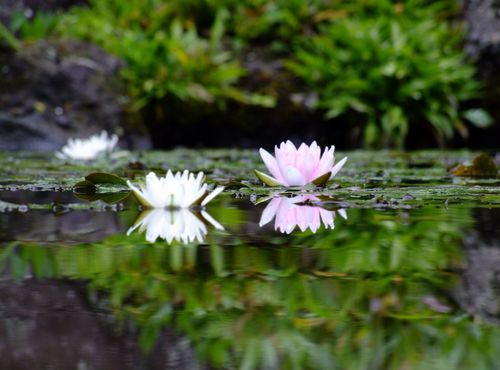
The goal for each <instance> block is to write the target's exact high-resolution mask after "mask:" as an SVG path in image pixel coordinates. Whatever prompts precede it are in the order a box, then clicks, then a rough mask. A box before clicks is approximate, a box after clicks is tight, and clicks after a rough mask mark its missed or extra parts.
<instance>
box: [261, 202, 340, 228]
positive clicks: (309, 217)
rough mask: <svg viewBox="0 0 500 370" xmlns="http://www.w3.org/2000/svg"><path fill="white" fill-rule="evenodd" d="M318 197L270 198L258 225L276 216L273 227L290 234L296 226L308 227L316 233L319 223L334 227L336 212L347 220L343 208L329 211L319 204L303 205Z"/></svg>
mask: <svg viewBox="0 0 500 370" xmlns="http://www.w3.org/2000/svg"><path fill="white" fill-rule="evenodd" d="M318 200H319V199H318V198H317V197H315V196H312V195H299V196H296V197H293V198H287V197H276V198H273V199H271V201H270V202H269V204H268V205H267V206H266V208H265V209H264V211H263V212H262V216H261V218H260V222H259V226H260V227H262V226H264V225H266V224H268V223H269V222H271V221H272V219H273V218H276V220H275V223H274V229H275V230H277V231H279V232H281V233H286V234H290V233H291V232H292V231H293V230H294V229H295V228H296V227H297V226H298V227H299V229H300V230H301V231H306V230H307V229H310V230H311V231H312V232H313V233H316V232H317V231H318V229H319V228H320V227H321V224H323V225H324V226H325V228H326V229H328V228H330V229H333V228H334V227H335V224H334V220H335V216H336V213H338V214H339V215H340V216H341V217H342V218H344V219H346V220H347V213H346V211H345V210H344V209H339V210H337V211H329V210H326V209H323V208H321V207H319V206H314V205H305V204H303V203H304V202H311V201H312V202H314V201H318Z"/></svg>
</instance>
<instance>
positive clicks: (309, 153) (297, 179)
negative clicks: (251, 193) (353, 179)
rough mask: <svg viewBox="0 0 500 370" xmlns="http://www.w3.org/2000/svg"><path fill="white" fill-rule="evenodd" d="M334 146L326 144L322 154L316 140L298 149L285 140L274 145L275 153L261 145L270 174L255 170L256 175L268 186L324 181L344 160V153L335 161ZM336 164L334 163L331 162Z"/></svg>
mask: <svg viewBox="0 0 500 370" xmlns="http://www.w3.org/2000/svg"><path fill="white" fill-rule="evenodd" d="M334 152H335V146H333V145H332V146H331V147H330V148H328V147H326V148H325V150H324V152H323V155H321V148H320V147H319V146H318V144H316V142H315V141H313V142H312V144H311V145H306V144H305V143H302V144H301V145H300V146H299V148H298V149H297V148H296V147H295V145H293V143H292V142H291V141H290V140H288V141H287V142H286V143H285V142H282V143H281V144H280V146H279V147H278V146H275V147H274V157H273V156H272V155H271V154H270V153H269V152H267V151H266V150H264V149H262V148H260V150H259V153H260V156H261V157H262V160H263V161H264V163H265V165H266V167H267V169H268V170H269V172H271V175H272V176H269V175H266V174H264V173H262V172H259V171H257V170H255V174H256V175H257V177H258V178H259V179H260V180H261V181H262V182H263V183H265V184H267V185H269V186H279V185H281V186H303V185H306V184H310V183H314V184H316V185H324V184H325V183H326V182H327V181H328V180H329V179H331V178H332V177H333V176H335V175H336V174H337V173H338V172H339V171H340V169H341V168H342V166H343V165H344V164H345V162H346V161H347V157H344V158H343V159H342V160H340V161H339V162H338V163H337V164H335V156H334ZM334 164H335V165H334Z"/></svg>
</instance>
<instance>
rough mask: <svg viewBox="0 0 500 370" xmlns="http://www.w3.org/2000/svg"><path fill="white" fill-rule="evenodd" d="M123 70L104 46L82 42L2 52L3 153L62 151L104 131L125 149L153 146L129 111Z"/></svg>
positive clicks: (0, 118)
mask: <svg viewBox="0 0 500 370" xmlns="http://www.w3.org/2000/svg"><path fill="white" fill-rule="evenodd" d="M121 67H122V63H121V62H120V61H119V60H118V59H116V58H115V57H113V56H111V55H109V54H107V53H106V52H104V51H103V50H102V49H100V48H99V47H97V46H94V45H90V44H87V43H83V42H78V41H45V40H42V41H39V42H36V43H34V44H30V45H25V46H24V47H23V48H22V49H21V50H20V51H18V52H14V51H3V52H2V51H0V80H1V81H2V84H1V85H0V150H33V151H51V150H57V149H59V148H60V147H61V146H62V145H64V143H65V142H66V141H67V139H68V138H70V137H88V136H90V135H91V134H95V133H98V132H100V131H101V130H107V131H108V132H110V133H112V132H116V133H119V134H121V135H122V137H121V138H120V146H122V147H128V148H147V147H149V138H148V137H147V136H146V134H145V133H144V130H142V129H141V128H140V127H139V126H138V125H134V124H132V123H131V119H130V117H129V116H127V114H126V112H125V105H126V103H127V99H126V97H125V96H124V95H123V93H122V86H121V85H120V82H119V79H118V73H119V70H120V68H121Z"/></svg>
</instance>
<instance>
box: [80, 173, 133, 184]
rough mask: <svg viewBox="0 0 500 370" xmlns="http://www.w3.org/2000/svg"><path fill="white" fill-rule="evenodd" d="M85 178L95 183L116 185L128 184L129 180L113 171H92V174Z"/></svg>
mask: <svg viewBox="0 0 500 370" xmlns="http://www.w3.org/2000/svg"><path fill="white" fill-rule="evenodd" d="M85 180H87V181H90V182H91V183H93V184H96V185H97V184H114V185H124V186H127V182H126V181H125V180H124V179H122V178H121V177H118V176H116V175H113V174H112V173H106V172H94V173H91V174H90V175H87V176H86V177H85Z"/></svg>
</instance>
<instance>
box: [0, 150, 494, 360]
mask: <svg viewBox="0 0 500 370" xmlns="http://www.w3.org/2000/svg"><path fill="white" fill-rule="evenodd" d="M176 155H177V157H176V158H181V159H182V160H185V161H186V163H188V165H190V166H191V168H193V167H194V168H200V167H201V168H204V169H205V171H207V172H210V178H211V179H215V180H214V181H218V182H220V183H224V184H225V186H226V191H225V192H224V194H223V195H221V196H219V197H217V198H216V199H215V200H213V201H212V202H211V203H210V204H209V205H208V206H207V207H206V209H205V210H203V211H202V212H201V211H199V210H194V211H189V210H184V211H167V210H153V211H144V210H142V211H141V209H140V207H139V206H138V204H137V202H135V201H134V199H132V198H131V197H129V198H127V199H124V200H122V201H120V202H118V203H117V204H114V205H109V204H105V203H104V202H102V201H96V202H91V203H89V202H85V201H83V200H82V199H80V198H78V197H77V196H76V195H75V194H74V193H73V192H71V191H70V184H71V183H73V184H74V183H75V180H77V179H78V177H79V176H80V175H81V174H84V173H88V172H91V169H89V168H85V169H81V168H77V167H71V166H70V167H68V166H67V165H63V166H62V167H61V168H60V171H62V172H64V174H65V175H64V176H62V175H61V176H60V177H58V175H57V173H56V172H55V171H56V170H55V169H54V170H51V171H54V172H50V171H49V172H48V174H47V175H44V176H42V177H41V178H34V177H31V176H32V173H34V171H35V170H36V169H37V168H38V169H39V168H41V167H42V162H34V163H33V162H30V163H31V165H30V166H31V167H30V166H27V165H26V166H25V167H19V169H18V170H17V171H14V168H11V169H9V167H8V166H4V167H3V168H4V171H6V172H7V173H8V176H5V177H4V180H5V181H4V182H2V184H0V187H1V189H2V190H1V191H0V201H1V203H0V210H1V212H0V360H1V361H0V369H9V370H17V369H103V370H107V369H110V370H111V369H450V370H451V369H497V368H498V365H499V361H498V353H499V350H500V327H499V324H500V293H499V287H500V228H498V225H499V221H500V207H499V204H500V201H499V199H498V195H499V192H498V186H497V185H496V181H497V180H496V179H453V178H450V177H449V176H448V175H447V174H446V171H445V170H443V168H444V167H443V163H444V164H446V165H448V164H449V163H453V162H454V161H458V160H459V158H462V157H463V156H466V155H465V154H463V153H461V154H453V155H451V154H450V155H448V156H442V158H444V159H443V160H441V161H437V160H436V158H435V157H429V156H428V155H413V156H411V157H408V156H404V157H403V159H401V157H398V156H393V157H392V159H388V158H386V159H385V160H384V161H381V162H380V163H379V164H377V165H374V164H373V163H371V164H370V166H365V167H363V163H365V162H364V161H365V158H366V157H365V154H354V155H351V161H352V162H351V166H352V167H351V170H350V172H349V170H348V171H346V172H347V173H345V174H344V175H342V176H340V177H339V179H338V181H337V182H335V184H333V185H330V186H329V187H327V188H324V189H307V191H305V192H304V190H302V191H301V192H300V193H297V192H295V191H294V190H286V191H272V192H270V190H269V189H265V188H259V187H258V186H257V185H256V182H254V180H252V179H251V178H250V177H249V176H248V175H238V174H239V173H240V172H244V171H243V170H242V167H243V164H244V163H246V161H245V160H243V159H238V155H237V154H235V153H229V154H228V153H219V154H213V155H212V156H211V157H210V156H208V155H205V156H203V157H202V158H198V157H196V158H197V159H193V158H194V154H193V153H188V152H180V153H170V154H168V153H158V154H151V157H148V158H147V159H145V160H144V162H145V166H148V167H150V168H156V167H155V166H157V163H158V162H157V159H156V158H160V157H161V158H164V160H165V161H169V160H170V161H175V160H176V159H175V158H172V156H176ZM221 158H224V159H225V161H223V160H222V159H221ZM228 158H230V159H231V160H230V161H228V160H227V159H228ZM249 158H250V159H249V160H248V161H249V164H248V166H253V165H254V162H253V160H252V158H253V157H251V156H250V157H249ZM133 159H134V160H135V159H136V158H135V157H134V158H133ZM30 160H31V159H30ZM197 161H198V162H197ZM21 163H24V164H26V163H27V162H22V161H21ZM37 163H38V164H37ZM48 163H49V162H45V166H46V167H48V166H49V165H48ZM223 163H225V164H223ZM235 163H237V165H235ZM115 166H116V167H115V169H114V172H115V173H119V174H123V173H124V172H121V171H125V172H126V171H128V170H127V165H126V164H124V165H122V164H116V165H115ZM120 166H121V167H120ZM224 166H225V167H224ZM8 171H11V172H8ZM68 174H69V175H68ZM30 179H31V180H30ZM246 181H248V184H249V185H248V186H247V187H244V186H242V184H245V183H246ZM13 188H14V191H13ZM56 189H57V191H55V190H56ZM315 192H319V193H315ZM325 194H328V195H329V196H330V198H326V197H325ZM333 195H334V197H333V198H332V197H331V196H333Z"/></svg>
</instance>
